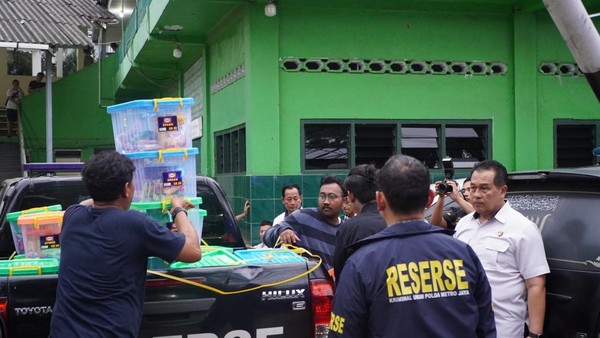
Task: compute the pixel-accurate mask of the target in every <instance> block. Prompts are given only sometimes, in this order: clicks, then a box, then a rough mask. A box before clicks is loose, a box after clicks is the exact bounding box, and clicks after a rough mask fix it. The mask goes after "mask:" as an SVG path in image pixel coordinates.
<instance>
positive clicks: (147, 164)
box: [127, 148, 199, 202]
mask: <svg viewBox="0 0 600 338" xmlns="http://www.w3.org/2000/svg"><path fill="white" fill-rule="evenodd" d="M198 154H199V151H198V148H187V149H186V148H173V149H166V150H157V151H144V152H137V153H131V154H127V157H129V158H130V159H131V160H132V161H133V165H134V166H135V172H134V173H133V184H134V186H135V192H134V195H133V201H134V202H149V201H161V200H165V199H170V198H171V197H172V196H173V195H177V196H181V197H195V196H196V160H195V157H196V155H198Z"/></svg>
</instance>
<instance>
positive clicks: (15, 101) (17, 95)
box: [4, 80, 25, 137]
mask: <svg viewBox="0 0 600 338" xmlns="http://www.w3.org/2000/svg"><path fill="white" fill-rule="evenodd" d="M23 96H25V94H24V93H23V90H21V87H19V80H13V82H12V87H11V88H9V89H8V90H7V91H6V102H5V103H4V105H5V106H6V119H7V123H8V124H7V127H8V128H7V133H6V136H8V137H11V136H12V134H13V124H16V123H17V121H18V116H19V106H20V104H21V100H22V99H23Z"/></svg>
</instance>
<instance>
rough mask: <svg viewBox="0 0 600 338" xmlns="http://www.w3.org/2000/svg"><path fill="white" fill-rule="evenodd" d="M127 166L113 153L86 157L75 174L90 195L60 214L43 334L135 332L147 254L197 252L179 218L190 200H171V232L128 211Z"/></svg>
mask: <svg viewBox="0 0 600 338" xmlns="http://www.w3.org/2000/svg"><path fill="white" fill-rule="evenodd" d="M134 171H135V167H134V165H133V162H131V160H130V159H128V158H127V157H125V156H123V155H121V154H119V153H117V152H115V151H106V152H101V153H99V154H97V155H94V156H92V157H91V158H90V159H89V160H88V161H86V163H85V165H84V167H83V171H82V178H83V183H84V184H85V187H86V188H87V190H88V192H89V194H90V196H91V199H89V200H86V201H83V202H82V203H81V204H77V205H72V206H70V207H69V208H67V210H66V211H65V213H64V219H63V225H62V231H61V235H60V245H61V256H60V265H59V269H60V274H59V275H58V287H57V290H56V302H55V304H54V307H53V309H52V320H51V324H50V337H54V338H58V337H99V336H105V335H107V334H110V336H113V337H132V338H133V337H137V335H138V331H139V327H140V324H141V321H142V308H143V304H144V297H145V282H146V268H147V262H148V257H149V256H156V257H160V258H162V259H164V260H166V261H168V262H171V261H173V260H178V261H182V262H196V261H198V260H199V259H200V258H201V252H200V246H199V243H198V236H197V234H196V231H195V230H194V228H193V226H192V224H191V223H190V221H189V219H188V218H187V211H186V208H190V207H193V205H192V204H191V203H189V202H187V201H185V200H184V199H182V198H181V197H177V196H173V197H172V199H171V204H172V207H171V216H172V218H173V221H174V222H175V223H176V225H177V229H178V232H171V231H170V230H169V229H168V228H167V227H166V226H161V225H159V224H158V223H157V222H156V221H155V220H153V219H151V218H149V217H147V216H146V215H145V214H143V213H140V212H137V211H131V210H129V207H130V205H131V202H132V200H133V194H134V191H135V187H134V185H133V172H134Z"/></svg>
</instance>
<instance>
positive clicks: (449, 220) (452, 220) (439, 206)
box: [430, 178, 475, 229]
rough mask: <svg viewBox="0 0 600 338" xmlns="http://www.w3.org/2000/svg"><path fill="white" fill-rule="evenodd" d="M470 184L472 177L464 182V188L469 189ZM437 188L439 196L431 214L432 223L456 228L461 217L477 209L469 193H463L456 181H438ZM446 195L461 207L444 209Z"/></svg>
mask: <svg viewBox="0 0 600 338" xmlns="http://www.w3.org/2000/svg"><path fill="white" fill-rule="evenodd" d="M470 185H471V182H470V178H467V179H466V180H465V182H464V183H463V189H464V190H465V191H467V190H468V189H469V186H470ZM435 188H436V189H435V190H436V193H437V194H438V196H439V197H438V201H437V203H436V204H435V206H434V209H433V214H431V220H430V223H431V224H433V225H437V226H440V227H442V228H447V229H454V227H456V223H458V221H459V220H460V218H461V217H463V216H465V215H467V214H470V213H471V212H473V211H475V209H474V208H473V206H472V205H471V203H469V200H468V196H469V195H468V193H467V194H464V195H463V193H462V191H461V190H460V189H459V188H458V184H457V183H456V181H453V180H444V181H443V182H442V181H437V182H435ZM446 196H448V197H450V198H451V199H452V200H453V201H454V202H456V203H457V204H458V206H459V208H457V207H450V208H447V209H445V210H444V209H443V208H444V199H445V197H446Z"/></svg>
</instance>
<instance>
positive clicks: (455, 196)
mask: <svg viewBox="0 0 600 338" xmlns="http://www.w3.org/2000/svg"><path fill="white" fill-rule="evenodd" d="M446 185H447V186H448V187H452V191H451V192H449V193H448V194H447V195H448V197H450V198H451V199H452V200H453V201H457V200H459V199H464V198H463V196H462V195H461V192H460V189H459V188H458V184H456V182H454V181H451V180H448V181H446Z"/></svg>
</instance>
